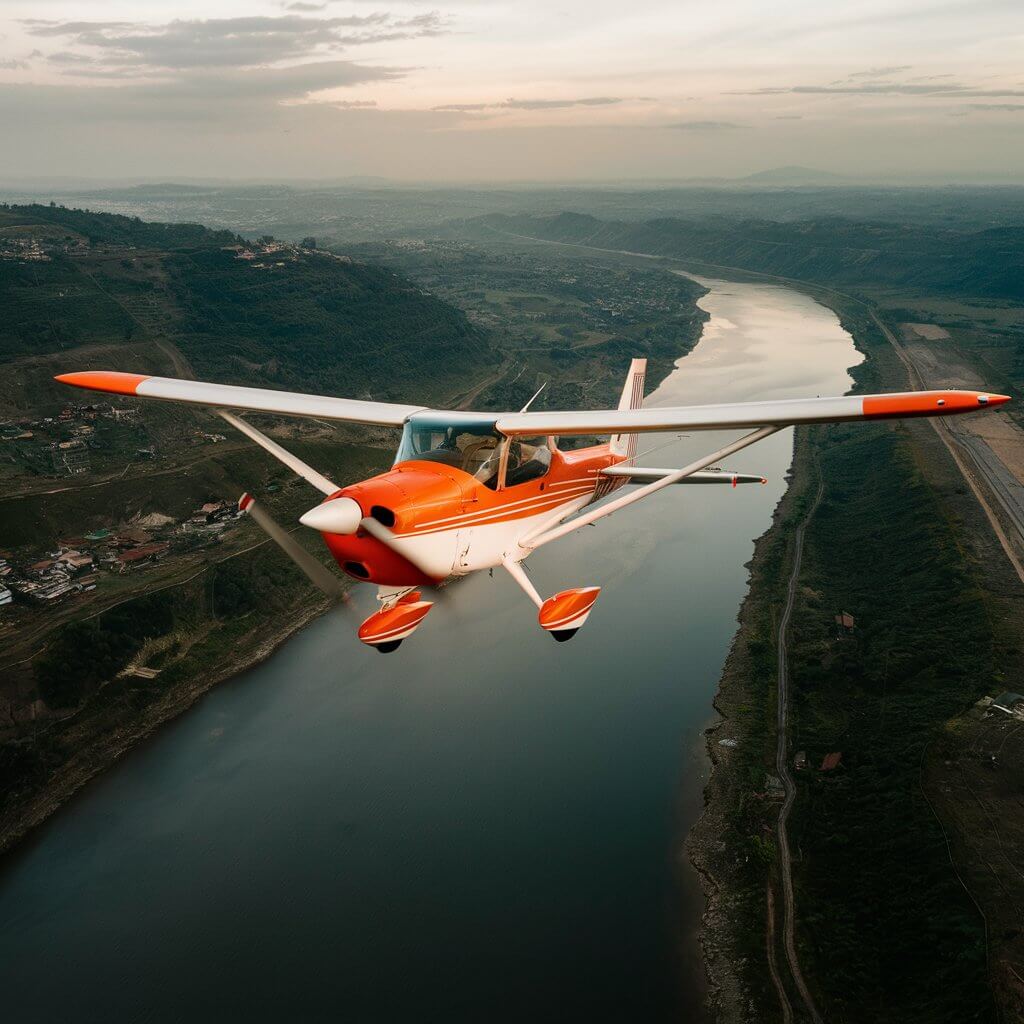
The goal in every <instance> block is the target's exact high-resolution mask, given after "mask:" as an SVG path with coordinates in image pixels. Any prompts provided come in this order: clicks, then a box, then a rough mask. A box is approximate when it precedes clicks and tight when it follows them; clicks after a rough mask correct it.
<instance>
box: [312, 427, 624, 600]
mask: <svg viewBox="0 0 1024 1024" xmlns="http://www.w3.org/2000/svg"><path fill="white" fill-rule="evenodd" d="M622 461H624V456H617V455H614V454H613V453H612V452H611V449H610V446H609V445H607V444H600V445H595V446H593V447H590V448H581V449H577V450H575V451H564V452H563V451H559V450H557V449H555V450H553V451H552V452H551V466H550V468H549V469H548V471H547V473H545V474H544V475H543V476H541V477H539V478H537V479H534V480H530V481H527V482H526V483H521V484H515V485H513V486H507V487H503V488H501V489H499V490H495V489H492V488H490V487H488V486H486V485H485V484H483V483H481V482H480V481H479V480H477V479H475V478H474V477H473V476H471V475H470V474H469V473H466V472H463V471H462V470H460V469H456V468H454V467H452V466H446V465H443V464H440V463H437V462H429V461H421V460H416V459H412V460H409V461H406V462H399V463H397V464H396V465H395V466H393V467H392V468H391V469H389V470H388V471H387V472H386V473H381V474H379V475H378V476H375V477H370V478H369V479H367V480H363V481H361V482H360V483H357V484H352V485H351V486H349V487H344V488H342V489H341V490H339V491H338V492H337V493H336V494H332V495H330V497H329V498H328V500H332V499H334V498H338V497H346V498H351V499H352V500H353V501H355V502H357V503H358V504H359V506H360V508H361V509H362V513H363V515H364V516H365V517H369V518H372V519H375V520H377V521H378V522H379V523H381V525H383V526H385V527H387V528H388V529H389V530H390V531H391V533H392V534H393V536H394V538H395V541H396V542H397V543H396V544H395V545H394V546H393V547H388V546H385V545H384V544H383V543H381V542H380V541H379V540H377V539H376V538H374V537H372V536H371V535H370V534H369V533H368V532H367V531H366V530H365V529H360V530H358V531H357V532H356V533H353V534H348V535H342V534H334V533H325V534H323V538H324V541H325V543H326V544H327V546H328V548H329V549H330V551H331V554H332V555H333V556H334V558H335V560H336V561H337V563H338V565H339V566H340V568H341V569H342V571H343V572H345V573H347V574H348V575H349V576H351V577H352V578H353V579H357V580H362V581H365V582H370V583H377V584H379V585H381V586H386V587H406V586H408V587H415V586H423V585H427V584H430V583H436V582H438V581H440V580H443V579H446V578H448V577H449V576H464V575H466V574H467V573H471V572H475V571H476V570H479V569H491V568H494V567H495V566H498V565H501V564H502V562H503V561H504V560H505V559H507V558H511V559H512V560H514V561H519V560H521V559H522V558H523V557H525V555H526V554H527V551H526V550H525V549H523V548H521V547H520V543H519V542H520V541H521V540H522V539H523V538H525V537H528V536H529V535H530V534H531V533H536V532H538V531H539V530H540V529H542V528H543V527H545V526H546V525H547V524H548V523H551V522H557V521H559V520H561V519H564V518H565V517H566V516H567V515H569V514H571V513H573V512H576V511H578V510H579V509H581V508H583V507H584V506H586V505H589V504H590V503H591V502H592V501H594V500H596V499H597V498H601V497H604V496H605V495H606V494H608V493H609V492H610V491H611V490H613V489H615V488H616V487H618V486H621V485H622V483H624V482H625V481H624V480H613V479H610V478H608V477H602V476H601V470H603V469H606V468H607V467H609V466H614V465H616V464H617V463H620V462H622ZM403 547H405V548H407V549H408V551H409V555H410V556H411V560H408V559H406V558H403V557H402V555H401V554H400V553H399V550H400V549H401V548H403ZM396 548H397V549H399V550H395V549H396ZM413 563H415V564H413ZM425 570H429V573H428V572H427V571H425Z"/></svg>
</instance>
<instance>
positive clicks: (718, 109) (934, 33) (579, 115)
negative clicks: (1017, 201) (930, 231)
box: [0, 0, 1024, 181]
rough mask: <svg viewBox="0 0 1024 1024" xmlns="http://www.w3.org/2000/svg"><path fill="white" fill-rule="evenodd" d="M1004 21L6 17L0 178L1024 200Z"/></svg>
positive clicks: (584, 13) (430, 9)
mask: <svg viewBox="0 0 1024 1024" xmlns="http://www.w3.org/2000/svg"><path fill="white" fill-rule="evenodd" d="M1022 55H1024V4H1022V3H1021V2H1020V0H1012V2H1009V0H968V2H961V0H886V2H882V0H857V2H853V0H830V2H829V3H827V4H822V3H816V2H809V0H779V2H777V3H774V4H772V5H771V10H770V13H769V12H768V8H767V7H766V5H764V4H763V3H762V2H759V0H758V2H755V0H723V2H720V3H717V4H713V5H709V4H707V3H706V2H705V0H701V2H700V3H697V2H691V0H634V2H633V3H631V4H623V3H621V0H614V2H613V0H587V2H580V0H564V2H562V3H561V4H550V3H538V2H533V0H518V2H512V0H472V2H470V0H452V2H450V3H443V2H438V3H437V4H436V5H435V4H434V3H422V2H419V0H391V2H390V3H389V2H387V0H383V2H381V3H379V4H378V3H371V2H368V0H275V2H262V0H253V2H242V0H204V2H202V3H199V2H197V0H179V2H176V3H173V4H171V3H165V2H164V0H147V2H146V3H145V4H140V3H137V2H134V3H133V2H127V0H103V2H100V0H93V2H84V0H34V2H32V3H23V2H21V0H6V2H5V3H4V4H3V8H2V13H0V128H2V130H3V134H4V138H5V145H4V150H3V154H4V155H3V158H2V161H0V180H2V179H7V180H11V179H16V178H20V179H25V178H29V177H33V176H54V177H67V176H80V177H95V178H103V179H132V178H140V177H147V178H154V177H157V178H172V177H182V176H188V177H193V178H194V177H231V178H250V179H264V180H265V179H272V178H306V179H320V180H330V179H337V178H344V177H346V176H350V175H366V174H372V175H382V176H386V177H389V178H395V179H404V180H415V181H426V180H438V181H440V180H447V181H457V180H475V181H487V180H493V181H507V180H519V181H523V180H535V181H545V180H547V181H550V180H587V181H594V180H616V179H633V180H643V179H648V180H660V181H664V180H681V179H686V178H698V177H738V176H742V175H746V174H749V173H752V172H756V171H760V170H764V169H766V168H769V167H772V166H777V165H789V164H803V165H809V166H812V167H817V168H820V169H822V170H825V171H829V172H832V173H838V174H845V175H849V176H852V177H866V178H885V179H900V180H908V181H909V180H915V179H916V180H933V181H934V180H942V179H945V180H962V181H1010V180H1017V181H1024V117H1021V116H1020V115H1021V113H1022V112H1024V57H1022Z"/></svg>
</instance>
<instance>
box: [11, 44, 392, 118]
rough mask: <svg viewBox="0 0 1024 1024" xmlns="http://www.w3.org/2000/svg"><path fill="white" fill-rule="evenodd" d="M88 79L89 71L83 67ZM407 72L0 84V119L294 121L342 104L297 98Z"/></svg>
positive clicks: (343, 65)
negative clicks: (121, 84)
mask: <svg viewBox="0 0 1024 1024" xmlns="http://www.w3.org/2000/svg"><path fill="white" fill-rule="evenodd" d="M82 73H83V74H86V75H88V74H89V71H88V69H82ZM407 73H408V69H407V68H398V67H371V66H368V65H364V64H358V63H354V62H352V61H342V60H338V61H318V62H313V63H308V64H298V65H295V66H294V67H286V68H258V69H254V70H240V69H230V70H218V71H216V72H208V71H203V72H196V73H192V74H188V75H180V76H177V77H175V78H172V79H170V80H156V81H151V82H146V83H144V84H138V83H136V84H133V85H132V87H131V88H112V87H109V86H102V87H101V86H92V85H82V84H78V85H74V86H71V85H30V84H20V83H9V84H3V85H0V122H3V121H5V120H6V119H7V118H10V117H17V118H21V119H23V120H25V121H27V122H31V123H33V124H39V125H50V126H52V125H56V124H63V125H74V126H75V127H84V126H86V125H97V124H101V125H102V124H110V123H138V124H143V125H151V124H163V123H168V122H190V123H193V124H196V125H211V126H212V125H216V124H221V125H223V124H226V123H230V125H231V126H232V129H236V128H238V127H239V126H240V125H241V124H242V123H246V124H250V125H253V124H255V125H258V124H264V123H269V122H273V121H276V120H280V119H282V118H286V117H292V118H294V117H297V116H299V115H300V114H301V113H302V111H303V110H306V109H309V108H317V109H326V108H329V107H338V106H343V104H338V102H337V101H331V102H324V103H319V102H317V103H302V104H299V105H298V106H296V105H295V104H296V101H301V100H303V99H305V98H307V97H308V95H309V94H310V93H314V92H319V91H321V90H325V89H336V88H343V87H347V86H355V85H362V84H366V83H371V82H387V81H393V80H396V79H399V78H402V77H404V76H405V75H406V74H407Z"/></svg>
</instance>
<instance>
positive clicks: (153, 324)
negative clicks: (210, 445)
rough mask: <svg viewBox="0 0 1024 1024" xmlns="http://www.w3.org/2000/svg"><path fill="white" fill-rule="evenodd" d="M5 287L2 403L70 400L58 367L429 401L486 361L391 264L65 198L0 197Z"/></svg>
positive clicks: (463, 328)
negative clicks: (75, 205) (456, 374)
mask: <svg viewBox="0 0 1024 1024" xmlns="http://www.w3.org/2000/svg"><path fill="white" fill-rule="evenodd" d="M240 249H241V250H242V251H239V250H240ZM0 298H2V303H3V309H4V320H3V324H0V363H4V364H6V365H7V366H8V369H9V370H10V368H11V365H10V364H12V363H17V362H19V361H20V362H21V364H22V365H21V366H20V367H19V371H18V373H16V374H15V377H16V378H17V379H16V381H9V382H8V386H4V385H0V403H2V404H0V415H9V414H10V412H12V411H14V412H19V411H21V412H26V413H27V412H31V411H34V410H35V411H38V408H39V406H40V403H43V404H51V405H52V404H55V403H60V402H63V401H66V400H67V398H68V395H67V393H66V392H65V391H63V390H60V389H58V388H57V387H56V386H54V385H51V384H50V382H49V380H48V377H49V376H52V373H54V372H59V371H60V370H68V369H88V368H93V367H107V368H112V369H121V370H130V371H138V372H152V373H177V374H178V375H180V374H181V373H182V372H192V373H194V374H195V376H197V377H202V378H211V379H216V380H218V381H223V382H225V383H237V384H260V385H264V386H271V387H288V388H297V389H302V390H307V391H311V392H316V393H323V394H337V395H363V394H366V393H372V394H373V397H375V398H379V399H388V398H406V399H408V400H413V399H415V401H417V402H424V403H425V402H427V401H429V400H431V399H433V398H439V397H441V396H442V395H443V394H444V393H445V390H446V388H448V387H450V386H451V378H452V372H451V371H452V367H453V366H457V367H458V369H459V371H460V373H461V374H465V373H467V372H468V373H472V372H473V371H474V370H475V369H477V368H480V369H481V370H482V369H483V368H485V367H486V365H487V363H488V361H489V360H490V359H491V358H492V352H491V348H490V345H489V343H488V341H487V338H486V336H485V335H484V334H483V332H481V331H480V330H479V329H478V328H475V327H473V326H472V325H471V324H470V323H469V321H468V320H467V319H466V317H465V316H464V314H463V313H461V312H460V311H458V310H456V309H454V308H453V307H452V306H449V305H447V304H446V303H444V302H441V301H440V300H438V299H437V298H435V297H433V296H431V295H428V294H425V293H424V292H422V291H421V290H420V289H419V288H418V287H416V286H415V285H413V284H412V283H411V282H409V281H408V280H406V279H404V278H402V277H401V276H399V275H398V274H396V273H394V272H393V271H391V270H386V269H384V268H381V267H376V266H371V265H368V264H363V263H357V262H353V261H351V260H348V259H346V258H344V257H337V256H333V255H331V254H329V253H325V252H319V251H314V250H308V249H302V248H299V247H297V246H288V245H281V244H280V243H271V244H264V245H254V246H248V245H247V244H246V243H244V242H243V241H242V240H241V239H238V238H236V237H235V236H234V235H232V234H230V233H229V232H225V231H210V230H208V229H206V228H203V227H201V226H199V225H194V224H148V223H145V222H143V221H140V220H138V219H136V218H130V217H122V216H117V215H112V214H98V213H90V212H88V211H83V210H70V209H66V208H64V207H47V206H25V207H2V208H0ZM40 357H44V358H42V359H41V358H40ZM169 359H170V361H171V363H172V365H171V366H168V360H169ZM186 364H187V365H186ZM11 384H14V385H15V386H10V385H11Z"/></svg>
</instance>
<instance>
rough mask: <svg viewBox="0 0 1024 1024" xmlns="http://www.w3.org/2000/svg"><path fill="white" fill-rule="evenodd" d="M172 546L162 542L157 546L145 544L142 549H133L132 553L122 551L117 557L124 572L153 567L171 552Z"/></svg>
mask: <svg viewBox="0 0 1024 1024" xmlns="http://www.w3.org/2000/svg"><path fill="white" fill-rule="evenodd" d="M170 547H171V546H170V544H168V543H167V542H166V541H160V542H158V543H156V544H143V545H142V547H138V548H132V549H131V550H130V551H122V552H121V554H119V555H118V556H117V562H118V564H119V565H120V567H121V571H122V572H124V571H125V570H126V569H129V568H131V567H134V566H139V565H151V564H152V563H153V562H157V561H159V560H160V559H161V558H163V557H164V556H165V555H166V554H167V552H168V551H169V550H170Z"/></svg>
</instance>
